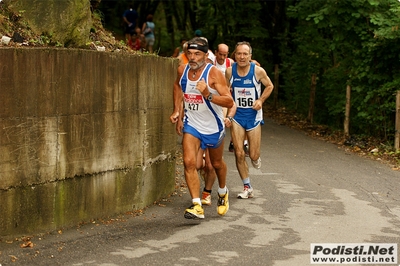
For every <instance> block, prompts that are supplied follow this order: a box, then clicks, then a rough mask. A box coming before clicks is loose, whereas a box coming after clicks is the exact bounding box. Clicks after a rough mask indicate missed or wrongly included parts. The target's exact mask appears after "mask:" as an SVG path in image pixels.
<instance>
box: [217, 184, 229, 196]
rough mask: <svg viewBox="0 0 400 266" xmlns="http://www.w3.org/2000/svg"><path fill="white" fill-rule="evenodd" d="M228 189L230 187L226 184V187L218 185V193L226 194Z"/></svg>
mask: <svg viewBox="0 0 400 266" xmlns="http://www.w3.org/2000/svg"><path fill="white" fill-rule="evenodd" d="M227 190H228V188H227V187H226V186H225V187H224V188H220V187H218V194H219V195H225V194H226V191H227Z"/></svg>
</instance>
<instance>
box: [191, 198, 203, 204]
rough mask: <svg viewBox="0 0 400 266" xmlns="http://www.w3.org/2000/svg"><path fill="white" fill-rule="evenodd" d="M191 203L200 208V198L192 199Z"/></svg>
mask: <svg viewBox="0 0 400 266" xmlns="http://www.w3.org/2000/svg"><path fill="white" fill-rule="evenodd" d="M192 202H193V203H197V204H199V205H200V206H201V200H200V198H193V199H192Z"/></svg>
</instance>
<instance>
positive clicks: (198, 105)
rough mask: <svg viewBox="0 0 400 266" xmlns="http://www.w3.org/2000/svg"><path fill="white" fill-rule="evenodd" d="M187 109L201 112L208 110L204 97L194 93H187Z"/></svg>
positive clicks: (185, 96)
mask: <svg viewBox="0 0 400 266" xmlns="http://www.w3.org/2000/svg"><path fill="white" fill-rule="evenodd" d="M184 100H185V109H186V110H187V111H194V112H199V111H200V112H201V111H205V110H207V106H206V103H205V102H204V98H203V95H201V94H194V93H185V94H184Z"/></svg>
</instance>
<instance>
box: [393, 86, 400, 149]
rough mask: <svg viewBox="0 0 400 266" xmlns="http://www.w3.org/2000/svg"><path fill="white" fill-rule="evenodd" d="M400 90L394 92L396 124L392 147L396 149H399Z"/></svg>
mask: <svg viewBox="0 0 400 266" xmlns="http://www.w3.org/2000/svg"><path fill="white" fill-rule="evenodd" d="M399 145H400V90H399V91H397V93H396V125H395V136H394V148H395V150H396V151H398V150H399V149H400V147H399Z"/></svg>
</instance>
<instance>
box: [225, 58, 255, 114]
mask: <svg viewBox="0 0 400 266" xmlns="http://www.w3.org/2000/svg"><path fill="white" fill-rule="evenodd" d="M255 66H256V65H255V64H254V63H253V62H251V63H250V70H249V72H248V73H247V75H246V76H244V77H241V76H239V75H238V74H237V63H233V64H232V76H231V78H230V80H229V81H230V84H231V85H232V97H233V99H234V101H235V103H236V107H237V110H236V114H235V119H243V120H253V119H254V120H255V121H261V120H262V119H263V113H262V108H261V109H260V110H258V111H256V110H254V109H253V108H252V106H253V103H254V101H255V100H257V99H258V98H260V95H261V82H258V81H257V80H256V76H255Z"/></svg>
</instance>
